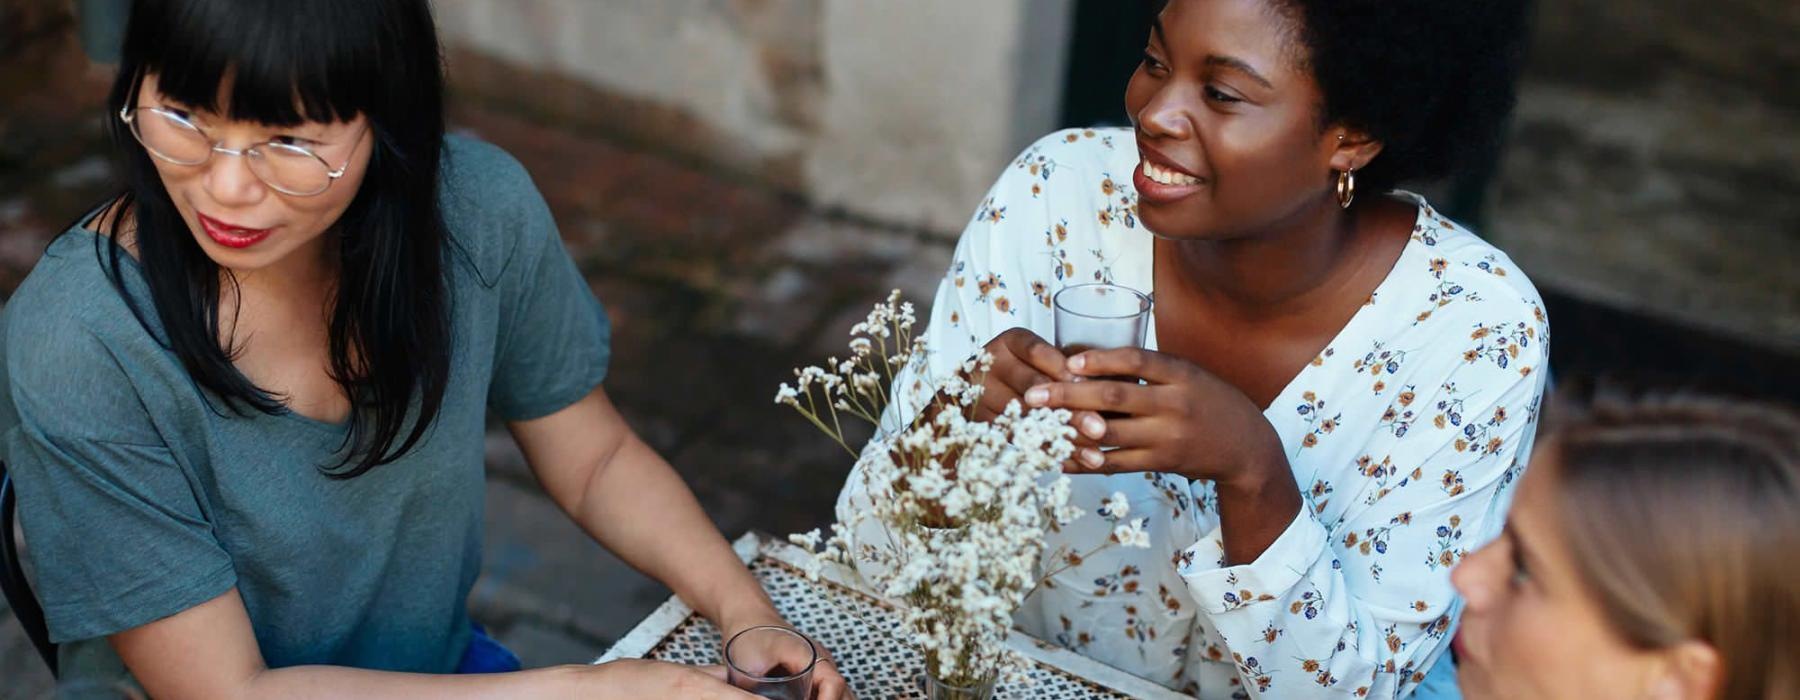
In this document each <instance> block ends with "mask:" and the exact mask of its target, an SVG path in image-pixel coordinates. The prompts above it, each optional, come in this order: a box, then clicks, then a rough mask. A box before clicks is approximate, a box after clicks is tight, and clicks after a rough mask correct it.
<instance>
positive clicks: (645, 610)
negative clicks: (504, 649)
mask: <svg viewBox="0 0 1800 700" xmlns="http://www.w3.org/2000/svg"><path fill="white" fill-rule="evenodd" d="M485 523H486V533H485V539H484V546H483V552H484V556H483V559H484V561H483V565H482V575H481V579H480V580H479V581H478V582H477V583H476V586H475V590H474V592H472V593H471V594H470V596H469V598H470V609H471V611H473V613H474V614H475V616H476V618H477V619H478V620H480V621H482V622H483V624H488V623H492V629H493V630H494V632H495V634H502V635H503V634H506V633H508V631H509V630H510V629H511V628H512V627H513V626H514V625H516V624H519V623H520V622H521V621H529V622H531V623H532V624H537V625H540V626H545V627H548V628H551V629H560V630H564V632H563V634H567V635H574V636H579V637H581V638H583V639H586V640H588V641H590V642H591V643H593V644H594V645H595V648H594V649H593V656H595V657H597V656H599V655H600V653H601V652H603V651H605V649H604V648H603V647H604V646H606V645H608V644H610V643H611V641H610V640H614V639H617V638H618V637H619V636H620V635H622V634H624V633H625V632H626V631H628V630H630V629H631V628H632V627H633V626H635V625H636V624H637V622H638V621H639V620H641V619H643V617H644V616H645V615H648V614H649V613H650V611H651V610H654V609H655V608H656V606H657V605H659V604H661V603H662V601H663V600H664V599H666V598H667V597H668V595H669V593H668V591H667V589H665V588H663V587H662V586H661V585H660V584H658V583H656V582H655V581H653V580H651V579H649V578H648V577H646V576H644V575H643V574H639V573H637V572H636V571H634V570H632V569H631V567H630V566H629V565H627V564H626V563H625V562H623V561H621V560H620V559H619V558H618V557H615V556H613V555H612V553H610V552H608V551H606V549H605V548H603V547H601V546H600V545H599V544H597V543H595V542H594V540H593V538H591V537H589V536H588V535H587V533H586V532H583V531H582V530H581V529H580V528H579V527H577V526H576V525H575V524H574V522H573V521H571V520H570V519H569V518H568V516H567V515H565V514H564V513H563V511H562V510H561V509H559V508H557V507H556V505H555V504H553V503H551V502H550V499H549V497H548V496H546V495H545V494H544V493H543V491H542V490H541V489H538V488H536V487H535V486H534V485H531V484H517V483H512V482H509V481H505V480H499V479H490V480H489V482H488V490H487V513H486V521H485Z"/></svg>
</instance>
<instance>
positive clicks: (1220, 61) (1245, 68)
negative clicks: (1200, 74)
mask: <svg viewBox="0 0 1800 700" xmlns="http://www.w3.org/2000/svg"><path fill="white" fill-rule="evenodd" d="M1206 65H1208V66H1213V67H1217V68H1229V69H1232V70H1235V71H1238V72H1240V73H1243V74H1244V75H1245V76H1246V77H1248V78H1250V79H1251V80H1254V81H1256V82H1258V83H1261V84H1262V86H1263V87H1265V88H1268V89H1270V90H1273V89H1275V85H1274V84H1273V83H1270V82H1269V79H1268V78H1264V77H1263V76H1262V74H1261V73H1258V72H1256V69H1255V68H1251V67H1250V64H1249V63H1246V62H1245V61H1244V60H1243V59H1241V58H1237V57H1234V56H1219V55H1212V56H1207V57H1206Z"/></svg>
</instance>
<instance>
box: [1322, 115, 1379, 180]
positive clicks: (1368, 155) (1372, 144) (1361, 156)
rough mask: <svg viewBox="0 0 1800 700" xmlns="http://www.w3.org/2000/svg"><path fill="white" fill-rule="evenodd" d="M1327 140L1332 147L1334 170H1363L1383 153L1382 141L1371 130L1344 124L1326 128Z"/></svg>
mask: <svg viewBox="0 0 1800 700" xmlns="http://www.w3.org/2000/svg"><path fill="white" fill-rule="evenodd" d="M1325 140H1326V142H1327V144H1328V145H1329V146H1330V147H1331V169H1332V170H1337V171H1346V170H1361V169H1363V168H1364V167H1367V166H1368V165H1369V161H1372V160H1375V156H1376V155H1377V154H1379V153H1381V146H1382V144H1381V142H1380V141H1377V140H1375V137H1373V136H1370V135H1369V132H1367V131H1363V130H1362V129H1357V128H1354V127H1349V126H1344V125H1342V124H1337V125H1333V126H1332V127H1331V128H1329V129H1326V130H1325Z"/></svg>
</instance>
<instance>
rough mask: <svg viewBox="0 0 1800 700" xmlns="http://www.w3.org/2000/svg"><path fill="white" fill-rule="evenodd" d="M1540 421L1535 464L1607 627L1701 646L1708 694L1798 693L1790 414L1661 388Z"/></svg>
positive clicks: (1797, 531) (1795, 477) (1798, 492)
mask: <svg viewBox="0 0 1800 700" xmlns="http://www.w3.org/2000/svg"><path fill="white" fill-rule="evenodd" d="M1562 410H1568V408H1567V407H1562V408H1560V409H1559V411H1562ZM1552 425H1553V427H1552V428H1551V431H1550V433H1549V434H1548V435H1547V436H1546V439H1545V450H1546V453H1547V454H1546V455H1545V456H1547V457H1549V459H1545V460H1541V461H1540V463H1539V464H1540V466H1544V467H1548V468H1550V470H1551V471H1552V472H1554V474H1553V476H1554V477H1556V478H1555V483H1556V484H1557V486H1556V488H1555V489H1554V491H1555V493H1556V498H1557V501H1558V503H1557V510H1558V511H1559V515H1560V516H1561V518H1562V522H1563V523H1564V528H1563V530H1564V534H1565V536H1566V537H1567V539H1568V541H1569V544H1570V550H1571V553H1572V554H1573V555H1574V559H1575V562H1576V566H1577V568H1578V570H1579V575H1580V576H1581V578H1582V579H1583V581H1584V583H1585V584H1586V585H1587V587H1588V589H1589V591H1590V592H1591V593H1592V594H1594V595H1595V597H1596V598H1597V599H1598V600H1599V601H1600V603H1601V607H1602V609H1603V610H1604V612H1605V615H1606V618H1607V620H1608V621H1609V622H1610V623H1611V625H1612V627H1613V628H1614V630H1615V631H1617V632H1618V633H1619V634H1620V635H1622V636H1623V637H1624V639H1625V640H1627V641H1628V642H1630V643H1631V644H1634V645H1636V646H1638V647H1639V648H1643V649H1660V648H1666V647H1669V646H1672V645H1675V644H1678V643H1681V642H1684V641H1688V640H1700V641H1703V642H1705V643H1707V644H1708V645H1710V646H1712V648H1713V649H1714V650H1716V651H1717V653H1718V654H1719V657H1720V660H1721V668H1720V672H1721V676H1720V679H1719V685H1718V695H1717V697H1718V698H1723V699H1724V700H1762V699H1765V698H1800V668H1796V667H1797V666H1800V415H1797V414H1796V413H1795V412H1794V411H1793V410H1792V409H1791V407H1784V406H1773V405H1768V404H1756V403H1745V402H1728V401H1724V400H1721V399H1716V398H1705V397H1697V396H1691V395H1689V396H1683V395H1670V396H1661V397H1652V398H1639V399H1618V398H1612V399H1602V400H1599V401H1596V402H1594V403H1593V404H1591V405H1589V406H1587V407H1585V408H1578V409H1575V413H1574V414H1573V415H1569V416H1566V417H1559V419H1558V420H1556V421H1554V422H1553V424H1552Z"/></svg>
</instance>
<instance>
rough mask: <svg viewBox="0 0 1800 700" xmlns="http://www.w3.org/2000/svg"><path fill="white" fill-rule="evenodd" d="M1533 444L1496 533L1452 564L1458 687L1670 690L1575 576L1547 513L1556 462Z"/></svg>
mask: <svg viewBox="0 0 1800 700" xmlns="http://www.w3.org/2000/svg"><path fill="white" fill-rule="evenodd" d="M1552 460H1553V458H1552V457H1551V456H1550V455H1549V454H1548V453H1545V452H1542V451H1540V456H1539V457H1538V458H1537V459H1536V460H1534V461H1533V462H1532V465H1531V469H1530V470H1528V471H1527V473H1526V475H1525V477H1524V482H1523V483H1522V484H1520V486H1519V493H1518V496H1517V498H1516V499H1515V500H1514V502H1513V506H1512V515H1511V517H1509V518H1508V520H1507V523H1506V531H1505V532H1504V533H1503V534H1502V535H1501V536H1500V538H1499V539H1496V540H1494V542H1492V543H1491V544H1489V545H1487V546H1486V547H1482V548H1481V549H1480V550H1478V551H1476V552H1475V553H1474V554H1470V555H1469V556H1467V557H1465V558H1463V560H1462V563H1461V564H1460V565H1458V566H1457V567H1456V569H1455V570H1454V571H1452V572H1451V574H1450V578H1451V580H1452V581H1453V582H1454V583H1455V585H1456V589H1457V591H1458V592H1460V593H1461V594H1462V595H1463V597H1464V598H1465V599H1466V600H1467V603H1468V605H1467V608H1465V610H1464V612H1463V618H1462V629H1461V631H1460V632H1459V633H1458V634H1457V637H1456V642H1455V644H1456V649H1457V674H1458V676H1459V678H1460V682H1461V686H1462V690H1463V694H1464V695H1465V696H1467V697H1469V698H1470V700H1482V699H1483V698H1545V699H1547V700H1553V699H1555V698H1571V699H1578V698H1615V697H1616V698H1642V697H1679V693H1678V692H1677V694H1676V695H1665V694H1664V693H1665V692H1667V691H1675V690H1677V689H1676V688H1672V687H1669V686H1666V685H1663V684H1662V679H1663V678H1666V676H1665V675H1663V674H1661V673H1659V672H1658V670H1659V668H1660V664H1659V663H1658V658H1657V657H1658V656H1659V655H1658V654H1657V653H1656V652H1649V651H1639V650H1637V649H1635V648H1633V647H1632V646H1631V645H1629V644H1628V643H1627V642H1626V641H1625V640H1624V639H1623V638H1622V637H1621V636H1620V635H1619V634H1617V633H1615V632H1614V631H1613V630H1612V629H1611V627H1610V626H1609V625H1608V623H1607V622H1606V620H1605V618H1604V616H1603V611H1602V610H1601V608H1600V603H1599V601H1598V600H1597V599H1596V598H1595V597H1594V595H1593V594H1591V593H1589V592H1588V589H1587V588H1586V587H1584V586H1583V585H1582V583H1581V581H1580V580H1579V579H1578V578H1577V575H1578V572H1577V571H1576V569H1575V566H1574V560H1573V559H1572V558H1571V557H1572V556H1573V555H1572V554H1571V553H1570V552H1569V550H1568V548H1567V543H1566V542H1565V541H1564V539H1563V537H1562V532H1563V529H1562V528H1563V525H1562V523H1560V522H1558V518H1557V514H1556V512H1555V511H1554V509H1553V508H1554V505H1553V504H1554V501H1553V500H1552V499H1553V498H1555V496H1554V495H1553V489H1555V488H1557V486H1556V465H1555V464H1552V463H1551V462H1552Z"/></svg>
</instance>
